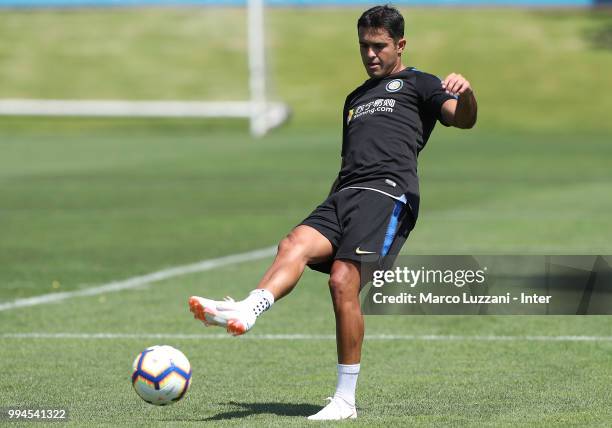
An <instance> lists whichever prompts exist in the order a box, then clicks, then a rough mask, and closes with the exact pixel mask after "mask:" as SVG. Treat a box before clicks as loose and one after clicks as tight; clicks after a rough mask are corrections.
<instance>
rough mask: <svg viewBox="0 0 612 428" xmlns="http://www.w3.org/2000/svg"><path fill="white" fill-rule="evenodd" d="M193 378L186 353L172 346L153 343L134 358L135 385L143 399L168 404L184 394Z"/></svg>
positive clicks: (133, 378)
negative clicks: (154, 344) (153, 344)
mask: <svg viewBox="0 0 612 428" xmlns="http://www.w3.org/2000/svg"><path fill="white" fill-rule="evenodd" d="M190 380H191V365H190V364H189V360H188V359H187V357H186V356H185V355H184V354H183V353H182V352H181V351H179V350H178V349H175V348H173V347H172V346H167V345H162V346H151V347H150V348H147V349H145V350H144V351H142V352H141V353H140V354H138V356H137V357H136V359H135V360H134V371H133V372H132V385H133V386H134V389H135V390H136V393H137V394H138V395H140V398H142V399H143V400H144V401H146V402H147V403H149V404H154V405H156V406H165V405H166V404H172V403H175V402H177V401H179V400H180V399H181V398H183V397H184V396H185V393H186V392H187V389H188V388H189V382H190Z"/></svg>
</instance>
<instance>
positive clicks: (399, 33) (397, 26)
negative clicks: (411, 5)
mask: <svg viewBox="0 0 612 428" xmlns="http://www.w3.org/2000/svg"><path fill="white" fill-rule="evenodd" d="M359 28H384V29H385V30H387V32H388V33H389V36H391V38H392V39H393V40H395V41H396V42H397V41H398V40H399V39H401V38H402V37H404V17H403V16H402V14H401V13H399V10H397V9H396V8H394V7H392V6H389V5H388V4H386V5H384V6H374V7H372V8H370V9H368V10H366V11H365V12H363V14H362V15H361V17H360V18H359V20H358V21H357V30H359Z"/></svg>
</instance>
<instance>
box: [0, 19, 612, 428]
mask: <svg viewBox="0 0 612 428" xmlns="http://www.w3.org/2000/svg"><path fill="white" fill-rule="evenodd" d="M358 12H359V11H358V10H353V9H342V10H333V9H332V10H327V9H326V10H317V9H305V10H300V13H298V14H296V13H294V12H293V13H292V11H291V10H286V9H275V10H273V11H272V12H271V14H270V33H271V37H272V43H273V45H274V47H275V53H274V55H273V57H272V60H273V64H274V68H275V70H276V72H275V81H276V89H277V93H278V95H279V97H281V98H283V99H285V100H287V101H288V102H290V104H291V105H292V107H293V108H294V111H295V117H294V120H293V122H292V123H290V124H289V125H288V126H286V127H284V128H283V129H279V130H277V131H275V132H273V133H272V134H271V135H269V136H268V137H266V138H264V139H263V140H260V141H253V140H251V139H250V138H249V137H248V136H247V132H246V125H245V124H244V123H242V122H238V123H235V122H229V121H221V122H199V121H193V120H189V121H178V120H164V121H147V120H69V119H54V120H51V119H32V118H21V119H8V118H0V237H1V239H0V305H2V303H5V302H11V301H13V300H15V299H18V298H27V297H32V296H38V295H43V294H47V293H60V292H71V291H76V290H82V289H86V288H88V287H92V286H97V285H101V284H106V283H109V282H111V281H116V280H122V279H126V278H131V277H133V276H136V275H142V274H146V273H149V272H153V271H157V270H160V269H164V268H168V267H172V266H177V265H183V264H188V263H193V262H197V261H200V260H204V259H211V258H216V257H219V256H223V255H228V254H236V253H241V252H245V251H250V250H253V249H258V248H263V247H268V246H271V245H274V244H275V243H276V242H277V241H278V239H280V238H281V237H282V236H283V234H284V233H286V232H287V231H288V230H289V229H290V228H291V227H292V226H293V225H295V224H296V223H297V222H299V221H300V220H301V219H302V218H303V217H304V216H306V215H307V214H308V212H309V211H310V210H311V209H312V208H313V207H314V206H315V205H316V204H317V203H318V202H320V201H321V199H322V198H323V197H324V195H325V194H326V192H327V190H328V188H329V185H330V183H331V181H332V180H333V177H334V174H335V173H336V172H337V167H338V164H339V156H338V153H339V121H338V116H339V114H338V110H339V107H340V105H341V102H342V97H343V96H344V94H345V93H346V92H348V91H349V90H350V89H352V86H354V85H355V84H357V83H359V82H360V81H361V80H363V75H362V74H361V71H360V69H359V68H358V67H359V63H358V58H356V57H355V56H354V55H355V54H356V51H355V49H354V47H353V42H354V40H353V39H352V37H353V32H352V31H353V27H352V25H353V24H352V22H353V20H354V18H355V16H357V15H358ZM242 18H243V14H242V12H240V11H239V10H235V9H223V10H221V11H218V10H210V9H195V10H191V9H178V10H174V9H168V10H156V9H152V10H146V11H141V10H138V9H134V10H127V11H123V10H110V11H100V10H97V11H88V10H83V11H73V12H66V11H64V12H56V11H43V12H35V11H29V12H19V11H3V12H2V13H0V60H1V61H2V67H0V97H27V96H32V97H35V96H36V97H43V96H44V97H77V98H79V97H88V96H92V97H117V96H124V97H127V98H133V99H140V98H142V99H146V98H169V99H170V98H203V97H212V98H215V97H217V98H218V97H220V96H222V95H223V94H224V93H225V92H222V91H221V88H220V87H221V86H223V88H224V89H227V90H228V91H229V92H230V96H231V97H232V98H239V97H240V96H241V94H242V92H241V91H243V90H244V89H245V88H244V87H243V88H241V87H240V85H243V84H245V83H246V80H245V79H246V77H245V76H244V72H243V71H239V72H238V73H237V76H238V78H237V79H236V81H237V82H239V83H237V84H236V86H232V85H231V83H233V82H234V81H233V80H231V79H230V81H227V80H226V81H225V83H224V84H223V85H221V84H219V85H210V84H202V83H201V82H202V80H207V79H212V80H215V79H220V80H221V79H222V74H223V71H224V67H223V65H227V66H229V67H230V68H232V69H234V68H236V69H237V70H241V67H242V66H243V65H244V63H243V61H244V57H243V55H242V51H243V49H244V45H243V44H242V43H243V42H242V38H241V37H243V36H244V34H242V33H241V32H242V31H243V30H242V29H241V28H240V26H239V22H241V21H240V20H241V19H242ZM313 20H314V21H316V22H318V25H317V27H316V28H315V29H313V28H312V26H311V25H310V23H311V22H313ZM407 20H408V23H409V25H408V29H409V30H408V32H409V35H411V36H412V38H413V39H415V38H417V39H416V40H418V43H417V42H416V41H415V44H414V50H413V51H412V52H413V54H414V56H415V57H416V58H417V59H418V61H416V62H414V64H417V65H419V66H420V68H422V69H425V70H431V71H433V72H436V73H438V74H444V73H445V72H446V71H451V70H455V69H456V70H458V71H461V72H464V71H463V70H465V72H464V74H466V76H469V77H470V79H471V80H472V81H473V83H474V86H475V87H476V88H477V94H478V96H479V99H480V101H481V104H480V106H481V115H480V123H479V125H478V127H477V128H476V129H475V130H473V131H470V132H462V131H457V130H447V129H437V130H436V131H435V132H434V135H433V137H432V139H431V140H430V144H429V146H428V147H427V149H426V150H425V151H424V152H423V154H422V156H421V159H420V174H421V177H422V188H421V190H422V195H423V205H422V211H421V216H420V219H419V223H418V225H417V227H416V229H415V231H414V232H413V234H412V235H411V237H410V238H409V241H408V243H407V244H406V247H405V248H404V251H405V252H406V253H419V254H453V253H498V254H503V253H512V254H524V253H534V254H546V253H551V254H553V253H554V254H597V253H607V254H609V253H610V251H611V250H612V244H611V243H610V237H611V236H612V220H610V216H609V213H610V212H612V199H611V198H610V195H611V194H612V172H611V168H610V165H611V164H612V147H611V146H610V139H611V136H612V127H611V126H612V125H611V123H612V122H610V121H609V120H608V119H607V116H606V115H607V112H608V111H610V108H611V107H612V105H610V103H611V101H610V99H611V98H610V97H607V96H605V95H604V94H605V92H606V91H607V86H606V85H607V80H606V79H607V76H606V74H605V73H604V72H603V70H606V69H609V68H610V66H611V65H612V53H611V51H610V50H609V49H608V48H607V47H606V46H605V45H603V46H602V45H601V44H598V43H596V41H597V40H599V39H598V38H597V37H598V36H597V34H600V33H601V31H604V30H605V29H606V28H608V27H607V26H609V23H610V16H609V15H606V14H592V13H589V12H585V11H579V10H577V11H562V12H558V11H549V12H543V11H526V10H503V12H501V11H499V10H456V9H431V10H426V9H422V10H421V9H416V10H411V11H410V13H409V14H408V19H407ZM92 22H93V23H96V26H95V27H94V26H92V25H88V24H89V23H92ZM228 23H229V24H233V25H234V26H235V28H236V29H237V30H236V34H235V35H234V34H232V35H231V37H230V36H228V37H229V39H230V40H229V41H228V40H227V38H224V37H218V34H217V35H215V37H216V38H215V37H212V38H210V37H209V38H207V37H206V35H207V34H210V33H207V32H206V28H207V26H213V28H217V27H215V25H217V26H219V27H218V28H228V27H227V26H228V25H229V24H228ZM451 23H453V24H454V23H459V24H458V25H450V24H451ZM170 24H172V25H170ZM40 28H45V31H44V32H42V31H41V30H39V29H40ZM99 28H107V29H108V33H109V34H113V35H114V37H101V36H100V33H99V32H98V31H94V30H97V29H99ZM426 29H431V31H426ZM300 33H303V34H308V36H309V37H296V36H295V35H296V34H300ZM239 36H240V37H239ZM291 36H294V37H291ZM234 39H235V40H234ZM193 40H202V43H203V44H204V45H205V48H203V49H202V50H201V51H197V52H196V51H194V49H195V48H197V47H198V46H199V45H198V43H191V44H190V43H187V42H188V41H193ZM457 40H459V41H461V42H462V43H459V45H458V46H455V45H454V42H455V41H457ZM329 41H331V46H330V44H329ZM293 42H295V43H297V45H295V44H292V43H293ZM228 43H229V44H228ZM210 46H230V48H229V49H227V50H224V51H223V52H224V53H223V54H222V55H224V56H222V57H220V58H219V59H218V60H217V58H216V56H215V55H213V53H212V52H214V51H213V50H211V48H210ZM322 46H323V47H324V48H325V49H329V53H328V54H324V55H322V56H321V57H320V59H321V61H320V62H317V63H316V65H315V64H313V62H312V58H313V57H314V55H315V54H316V53H317V52H319V49H320V48H321V47H322ZM202 52H203V53H202ZM201 53H202V55H200V54H201ZM58 58H59V59H61V61H57V59H58ZM109 59H111V60H113V61H109ZM527 59H529V60H527ZM111 64H116V65H115V66H111ZM40 70H45V73H41V72H39V71H40ZM203 70H204V71H203ZM330 75H331V76H336V77H334V79H329V78H327V77H328V76H330ZM472 76H473V77H472ZM269 262H270V258H264V259H260V260H254V261H250V262H245V263H240V264H232V265H228V266H224V267H220V268H217V269H213V270H209V271H206V272H200V273H196V274H191V275H185V276H181V277H176V278H171V279H168V280H165V281H161V282H157V283H154V284H149V285H144V286H141V287H139V288H135V289H130V290H124V291H121V292H117V293H105V294H99V295H95V296H90V297H75V298H72V299H66V300H63V301H61V302H58V303H53V304H44V305H39V306H32V307H24V308H17V309H10V310H3V311H0V369H1V370H2V377H1V379H2V382H0V407H6V406H20V407H29V406H46V407H50V406H59V407H67V408H68V409H69V412H70V424H71V425H74V426H98V425H106V426H145V425H147V426H148V425H153V426H168V425H170V426H183V425H193V424H194V423H201V422H207V424H208V425H213V424H218V425H232V426H234V425H236V426H290V425H293V426H300V425H304V424H305V421H304V419H303V417H304V416H306V415H308V414H311V413H313V412H315V411H316V410H317V409H318V408H319V407H320V406H321V405H322V404H324V401H323V399H324V398H325V397H326V396H328V395H330V394H331V393H332V392H333V387H334V384H335V345H334V341H333V339H332V335H333V332H334V322H333V313H332V310H331V302H330V300H329V297H328V291H327V286H326V278H325V276H323V275H320V274H317V273H314V272H306V273H305V274H304V276H303V278H302V281H301V283H300V285H299V287H298V288H297V289H296V290H295V292H294V293H293V294H292V295H290V296H289V297H288V298H287V299H286V300H283V301H281V302H279V303H278V304H276V305H275V306H274V308H273V309H272V310H271V311H270V312H269V313H267V314H266V315H265V316H264V317H262V318H261V319H260V320H259V321H258V324H257V326H256V328H255V330H254V331H253V332H252V333H249V335H247V336H245V337H243V338H236V339H235V338H224V337H219V336H218V333H220V331H217V330H210V329H203V327H202V326H201V325H200V324H199V323H197V322H195V321H194V320H193V319H192V318H191V315H190V313H189V312H188V311H187V310H186V298H187V297H188V296H189V295H191V294H204V295H210V296H211V297H215V296H216V297H223V296H224V295H226V294H229V295H232V296H233V297H237V298H241V297H242V296H243V295H244V294H245V293H246V292H247V291H248V290H250V289H251V288H252V287H253V286H254V284H255V283H256V282H257V280H258V278H259V276H260V275H261V274H262V273H263V272H264V270H265V268H266V266H267V264H268V263H269ZM611 329H612V319H610V318H609V317H594V316H590V317H520V316H515V317H492V316H488V317H485V316H482V317H450V316H449V317H434V316H427V317H408V316H404V317H402V316H384V317H383V316H378V317H376V316H372V317H368V319H367V320H366V330H367V332H366V333H367V335H369V336H370V339H369V340H366V344H365V348H364V358H363V361H362V375H361V376H360V380H359V391H358V393H359V395H358V406H359V409H360V410H359V411H360V419H358V420H357V421H356V425H360V426H406V425H414V426H470V427H471V426H605V425H607V424H609V421H610V420H611V419H612V405H611V404H610V403H612V393H611V392H610V388H609V383H610V378H611V377H612V340H610V331H611ZM71 334H72V335H76V336H70V335H71ZM100 334H102V335H109V336H106V338H105V337H101V336H99V335H100ZM389 334H393V335H398V336H399V337H398V338H396V339H389V338H386V339H385V338H384V337H382V336H381V335H389ZM96 335H98V336H96ZM122 335H133V336H122ZM152 335H160V336H157V337H155V336H152ZM180 335H186V336H180ZM199 335H202V336H201V337H200V336H199ZM265 335H275V336H271V337H267V336H265ZM282 335H300V336H298V337H297V338H296V337H294V338H291V337H288V336H282ZM424 335H437V336H448V335H453V336H461V337H460V338H456V339H448V338H446V339H444V338H443V337H439V339H438V340H429V339H427V338H426V337H423V336H424ZM411 336H415V337H412V338H411ZM482 336H490V337H491V338H490V339H489V340H484V339H483V338H482ZM525 336H543V337H544V338H550V340H527V339H525ZM560 336H563V337H566V336H580V337H585V336H590V337H592V340H589V341H586V340H583V341H579V340H571V339H570V338H567V337H566V338H565V339H563V340H558V339H554V338H558V337H560ZM502 337H506V338H507V337H512V338H514V340H508V339H506V340H503V339H502ZM495 338H497V339H495ZM158 343H166V344H170V345H173V346H176V347H178V348H179V349H181V350H182V351H183V352H184V353H185V354H186V355H187V356H188V357H189V359H190V361H191V363H192V366H193V370H194V381H193V385H192V388H191V390H190V392H189V393H188V395H187V397H186V398H185V400H184V401H182V402H180V403H178V404H176V405H174V406H171V407H168V408H154V407H151V406H149V405H147V404H145V403H144V402H142V401H141V400H140V399H139V398H138V397H137V396H136V395H135V393H134V392H133V391H132V389H131V386H130V382H129V375H130V371H131V363H132V361H133V359H134V357H135V356H136V355H137V354H138V352H140V351H141V350H142V349H143V348H144V347H146V346H150V345H153V344H158Z"/></svg>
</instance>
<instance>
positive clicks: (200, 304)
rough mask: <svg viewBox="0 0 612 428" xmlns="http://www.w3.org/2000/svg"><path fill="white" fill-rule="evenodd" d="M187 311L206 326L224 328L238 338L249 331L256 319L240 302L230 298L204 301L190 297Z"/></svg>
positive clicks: (203, 299) (202, 298) (196, 297)
mask: <svg viewBox="0 0 612 428" xmlns="http://www.w3.org/2000/svg"><path fill="white" fill-rule="evenodd" d="M189 310H190V311H191V312H192V313H193V317H194V318H197V319H199V320H200V321H202V322H203V323H204V324H205V325H206V326H211V325H216V326H219V327H225V329H226V330H227V332H228V333H230V334H232V335H234V336H239V335H241V334H244V333H246V332H247V331H249V330H250V329H251V328H252V327H253V326H254V325H255V320H256V319H257V317H256V316H255V314H254V313H253V312H252V311H249V309H248V308H247V307H245V305H244V304H243V303H241V302H236V301H234V299H232V298H230V297H226V298H225V300H223V301H218V300H211V299H205V298H204V297H198V296H191V297H190V298H189Z"/></svg>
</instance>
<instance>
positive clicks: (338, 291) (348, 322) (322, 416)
mask: <svg viewBox="0 0 612 428" xmlns="http://www.w3.org/2000/svg"><path fill="white" fill-rule="evenodd" d="M360 284H361V272H360V269H359V264H358V263H356V262H353V261H350V260H335V261H334V263H333V265H332V269H331V274H330V277H329V291H330V293H331V297H332V301H333V304H334V313H335V315H336V346H337V349H338V382H337V384H336V392H335V394H334V396H333V397H332V398H331V399H330V400H331V401H330V403H329V404H328V405H327V406H325V407H324V408H323V409H322V410H321V411H320V412H318V413H317V414H315V415H312V416H310V417H309V418H308V419H311V420H338V419H352V418H356V417H357V411H356V408H355V389H356V387H357V377H358V375H359V369H360V361H361V346H362V344H363V334H364V322H363V314H362V313H361V305H360V303H359V289H360Z"/></svg>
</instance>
